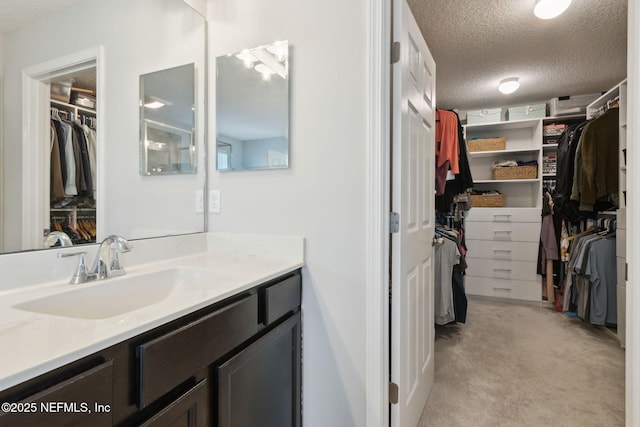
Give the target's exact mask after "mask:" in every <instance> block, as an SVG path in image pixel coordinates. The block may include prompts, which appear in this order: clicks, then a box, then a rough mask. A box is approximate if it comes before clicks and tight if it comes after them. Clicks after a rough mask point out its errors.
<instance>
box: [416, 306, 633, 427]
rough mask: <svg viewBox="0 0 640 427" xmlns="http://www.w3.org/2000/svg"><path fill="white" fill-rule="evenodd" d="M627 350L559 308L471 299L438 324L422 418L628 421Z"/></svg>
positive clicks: (567, 426) (437, 422) (433, 421)
mask: <svg viewBox="0 0 640 427" xmlns="http://www.w3.org/2000/svg"><path fill="white" fill-rule="evenodd" d="M624 384H625V369H624V349H622V348H620V346H619V344H618V342H617V341H616V340H615V339H614V338H612V337H611V336H609V335H608V334H607V333H606V332H605V331H604V330H602V329H601V328H598V327H594V326H592V325H590V324H588V323H586V322H583V321H582V320H579V319H576V318H571V317H569V316H567V315H566V314H565V313H558V312H556V311H553V309H551V308H546V307H539V306H531V305H520V304H509V303H501V302H495V301H487V300H481V299H469V308H468V312H467V323H466V324H452V325H447V326H438V327H437V328H436V339H435V382H434V385H433V389H432V390H431V394H430V396H429V400H428V401H427V405H426V407H425V409H424V412H423V414H422V418H421V419H420V423H419V424H418V425H419V426H420V427H426V426H435V427H441V426H442V427H445V426H446V427H454V426H465V427H467V426H472V427H481V426H492V427H493V426H533V427H537V426H545V427H549V426H564V427H572V426H580V427H587V426H594V427H595V426H597V427H603V426H606V427H613V426H624V416H625V414H624Z"/></svg>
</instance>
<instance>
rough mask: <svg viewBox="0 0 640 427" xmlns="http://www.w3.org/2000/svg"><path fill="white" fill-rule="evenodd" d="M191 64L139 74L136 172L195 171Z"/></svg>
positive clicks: (167, 173) (193, 89) (180, 172)
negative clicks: (138, 158)
mask: <svg viewBox="0 0 640 427" xmlns="http://www.w3.org/2000/svg"><path fill="white" fill-rule="evenodd" d="M194 134H195V65H194V64H187V65H182V66H179V67H174V68H170V69H168V70H161V71H156V72H154V73H148V74H144V75H142V76H140V173H141V174H142V175H170V174H193V173H196V146H195V139H194V136H195V135H194Z"/></svg>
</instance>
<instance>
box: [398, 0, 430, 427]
mask: <svg viewBox="0 0 640 427" xmlns="http://www.w3.org/2000/svg"><path fill="white" fill-rule="evenodd" d="M394 40H395V41H399V42H400V49H401V54H400V61H399V62H398V63H396V64H394V66H393V82H392V85H393V106H392V110H393V112H392V120H393V123H392V128H393V135H392V153H393V156H392V157H393V165H392V200H391V206H392V210H393V211H394V212H397V213H398V214H399V215H400V230H399V232H398V233H394V234H393V235H392V237H391V282H392V285H391V287H392V298H391V301H392V304H391V378H392V381H393V382H394V383H396V384H397V385H398V403H397V404H394V405H391V425H392V426H394V427H404V426H407V427H414V426H416V425H417V423H418V420H419V418H420V415H421V413H422V410H423V408H424V405H425V403H426V401H427V397H428V395H429V391H430V390H431V386H432V384H433V375H434V365H433V363H434V362H433V344H434V335H435V334H434V311H433V300H434V296H433V262H432V256H433V247H432V244H431V242H432V239H433V235H434V189H435V174H434V164H435V132H434V130H435V63H434V61H433V58H432V56H431V54H430V53H429V49H428V48H427V46H426V43H425V41H424V39H423V37H422V34H421V33H420V31H419V29H418V26H417V24H416V22H415V20H414V19H413V16H412V15H411V12H410V10H409V7H408V6H407V3H406V1H397V2H396V3H395V4H394Z"/></svg>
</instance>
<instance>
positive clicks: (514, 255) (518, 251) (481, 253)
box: [465, 239, 539, 261]
mask: <svg viewBox="0 0 640 427" xmlns="http://www.w3.org/2000/svg"><path fill="white" fill-rule="evenodd" d="M465 243H466V245H467V249H468V250H469V252H468V253H467V258H482V259H497V260H506V261H532V260H535V259H537V257H538V246H539V244H538V243H537V242H508V241H487V240H471V239H466V241H465Z"/></svg>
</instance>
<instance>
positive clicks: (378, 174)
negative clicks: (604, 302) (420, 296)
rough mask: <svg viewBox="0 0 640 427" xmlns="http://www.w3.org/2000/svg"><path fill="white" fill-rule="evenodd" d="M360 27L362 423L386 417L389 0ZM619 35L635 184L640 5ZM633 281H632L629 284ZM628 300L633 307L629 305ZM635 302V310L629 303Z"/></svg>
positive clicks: (638, 207) (636, 243) (635, 207)
mask: <svg viewBox="0 0 640 427" xmlns="http://www.w3.org/2000/svg"><path fill="white" fill-rule="evenodd" d="M368 3H369V33H368V44H369V46H368V49H367V56H368V57H367V62H368V67H367V68H368V73H367V83H368V89H369V90H368V92H369V93H368V99H367V101H368V102H367V105H368V106H369V108H368V117H369V122H368V128H367V137H368V146H367V173H368V179H367V206H368V207H369V209H368V211H367V214H366V221H365V226H366V254H365V257H366V265H365V283H366V292H365V310H366V363H365V375H366V377H365V412H366V413H365V419H366V425H367V426H368V427H375V426H380V427H382V426H388V425H389V389H388V387H389V350H390V346H389V292H388V285H389V270H388V263H389V255H390V253H389V227H388V225H389V211H390V203H389V200H390V196H389V194H390V189H389V188H390V187H389V183H390V132H391V130H390V108H389V105H390V102H391V96H390V87H389V82H390V78H391V76H390V74H391V73H390V67H391V65H390V63H391V56H390V46H391V25H390V23H391V0H370V1H369V2H368ZM628 3H629V8H628V36H627V78H628V99H629V107H628V117H627V132H628V135H629V139H628V141H630V143H629V151H628V152H627V161H628V163H629V164H628V167H627V185H628V188H640V173H634V170H636V166H634V165H638V166H637V167H640V150H635V149H634V147H635V144H634V143H633V142H634V141H640V84H639V82H640V43H638V42H636V36H640V34H639V33H640V32H639V31H638V28H640V7H639V6H638V4H637V2H636V0H629V2H628ZM627 197H628V201H627V218H634V213H635V212H640V197H635V196H634V193H633V192H632V191H630V192H629V194H628V196H627ZM627 232H628V233H629V238H627V256H628V258H629V259H630V260H636V259H640V226H634V224H633V221H628V224H627ZM627 264H628V281H627V284H628V285H631V286H627V298H626V301H627V310H626V312H627V319H626V326H627V333H626V354H625V357H626V363H625V367H626V376H625V382H626V384H625V401H626V405H625V408H626V409H625V411H626V425H636V424H637V423H640V406H638V405H634V402H638V400H640V271H638V270H636V268H635V264H634V262H628V263H627ZM635 284H638V286H639V287H636V286H634V285H635ZM634 308H635V309H634ZM636 309H637V310H636Z"/></svg>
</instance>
